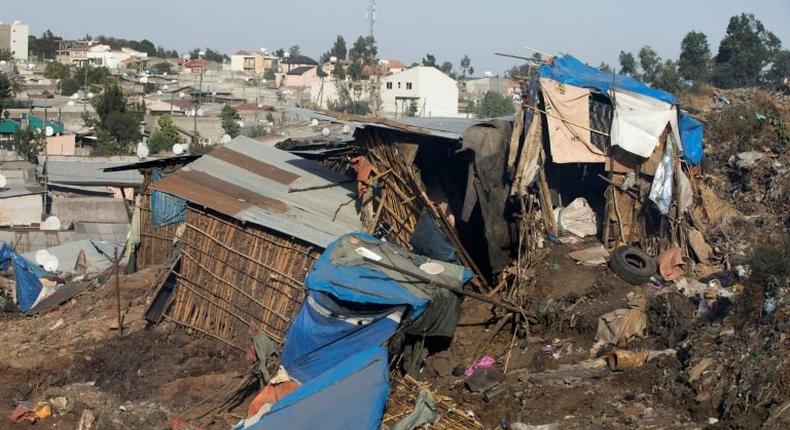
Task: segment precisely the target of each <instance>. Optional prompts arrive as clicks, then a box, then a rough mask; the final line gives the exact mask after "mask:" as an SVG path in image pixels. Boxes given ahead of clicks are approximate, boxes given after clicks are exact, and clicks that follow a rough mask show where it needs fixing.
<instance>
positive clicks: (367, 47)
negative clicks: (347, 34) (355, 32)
mask: <svg viewBox="0 0 790 430" xmlns="http://www.w3.org/2000/svg"><path fill="white" fill-rule="evenodd" d="M348 59H349V60H351V65H350V66H349V69H348V71H349V74H350V75H351V79H353V80H355V81H358V80H360V79H362V77H363V76H362V70H363V69H364V67H365V66H369V67H370V66H374V65H375V64H377V63H378V47H377V46H376V39H374V38H373V36H367V37H363V36H359V38H357V40H356V42H354V46H352V47H351V49H350V50H349V51H348Z"/></svg>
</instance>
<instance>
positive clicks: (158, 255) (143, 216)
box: [137, 191, 183, 269]
mask: <svg viewBox="0 0 790 430" xmlns="http://www.w3.org/2000/svg"><path fill="white" fill-rule="evenodd" d="M182 224H183V223H173V224H168V225H163V226H161V227H154V223H153V220H152V219H151V192H150V191H147V192H146V193H145V194H143V196H142V199H141V203H140V245H139V246H138V248H137V267H138V268H139V269H144V268H145V267H148V266H150V265H155V264H165V263H167V262H168V261H169V260H170V259H171V258H172V256H173V246H174V245H173V238H174V237H175V235H176V230H177V229H178V227H179V226H180V225H182Z"/></svg>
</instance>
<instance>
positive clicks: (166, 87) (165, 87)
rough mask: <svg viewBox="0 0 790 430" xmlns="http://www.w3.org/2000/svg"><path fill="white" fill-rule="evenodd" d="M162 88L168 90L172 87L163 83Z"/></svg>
mask: <svg viewBox="0 0 790 430" xmlns="http://www.w3.org/2000/svg"><path fill="white" fill-rule="evenodd" d="M162 89H163V90H165V91H167V90H169V89H170V87H169V86H168V85H163V86H162Z"/></svg>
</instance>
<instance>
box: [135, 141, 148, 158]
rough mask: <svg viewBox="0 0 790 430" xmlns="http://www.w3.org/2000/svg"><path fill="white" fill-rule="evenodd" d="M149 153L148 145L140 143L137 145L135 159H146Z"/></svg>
mask: <svg viewBox="0 0 790 430" xmlns="http://www.w3.org/2000/svg"><path fill="white" fill-rule="evenodd" d="M150 152H151V151H150V150H149V149H148V145H146V144H145V143H143V142H140V143H139V144H138V145H137V157H138V158H139V159H141V160H142V159H143V158H145V157H147V156H148V155H149V154H150Z"/></svg>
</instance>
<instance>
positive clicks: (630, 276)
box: [609, 246, 657, 285]
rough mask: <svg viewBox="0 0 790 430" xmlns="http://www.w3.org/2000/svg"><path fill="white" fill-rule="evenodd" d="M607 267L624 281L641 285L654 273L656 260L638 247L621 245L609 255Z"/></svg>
mask: <svg viewBox="0 0 790 430" xmlns="http://www.w3.org/2000/svg"><path fill="white" fill-rule="evenodd" d="M609 267H611V268H612V272H614V273H615V274H616V275H617V276H619V277H620V279H622V280H623V281H625V282H628V283H629V284H633V285H641V284H645V283H647V282H648V281H650V278H651V277H652V276H653V275H654V274H655V273H656V270H657V267H656V261H655V260H654V259H653V257H651V256H649V255H647V254H645V253H644V251H642V250H641V249H639V248H635V247H633V246H621V247H620V248H617V249H615V250H614V252H612V255H611V256H610V257H609Z"/></svg>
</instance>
